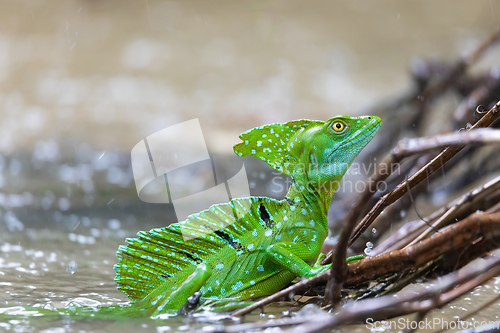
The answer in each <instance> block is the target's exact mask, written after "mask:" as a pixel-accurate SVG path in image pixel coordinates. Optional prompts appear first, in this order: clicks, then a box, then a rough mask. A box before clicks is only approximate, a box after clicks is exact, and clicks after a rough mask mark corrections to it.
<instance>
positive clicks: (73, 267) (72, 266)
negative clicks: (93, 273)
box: [66, 260, 78, 274]
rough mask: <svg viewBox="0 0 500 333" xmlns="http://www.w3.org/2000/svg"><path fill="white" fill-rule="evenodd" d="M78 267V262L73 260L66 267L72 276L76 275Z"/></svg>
mask: <svg viewBox="0 0 500 333" xmlns="http://www.w3.org/2000/svg"><path fill="white" fill-rule="evenodd" d="M77 266H78V265H77V264H76V261H74V260H71V261H70V262H69V263H68V266H66V271H67V272H68V273H70V274H75V272H76V268H77Z"/></svg>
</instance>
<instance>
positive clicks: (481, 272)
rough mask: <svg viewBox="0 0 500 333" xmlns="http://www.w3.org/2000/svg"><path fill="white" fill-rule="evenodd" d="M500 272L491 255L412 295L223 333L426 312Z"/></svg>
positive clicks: (312, 327) (311, 327) (315, 327)
mask: <svg viewBox="0 0 500 333" xmlns="http://www.w3.org/2000/svg"><path fill="white" fill-rule="evenodd" d="M325 273H328V272H325ZM498 275H500V257H496V256H492V255H490V256H488V257H486V258H484V259H478V260H477V261H474V262H472V263H470V264H469V265H467V266H465V267H463V268H461V269H460V270H458V271H455V272H453V273H450V274H448V275H447V276H445V277H443V278H440V279H439V280H437V281H436V282H435V283H434V287H432V288H430V289H429V288H428V287H427V286H421V287H420V288H419V290H418V291H417V292H414V293H411V294H408V293H404V294H403V293H401V294H397V297H394V296H393V295H387V296H382V297H378V298H376V299H367V300H363V301H358V302H350V303H349V304H346V305H345V306H342V307H337V308H336V309H335V310H334V312H333V313H334V314H333V315H329V316H326V315H320V316H312V317H310V316H308V317H296V318H291V319H283V320H279V321H269V322H264V323H262V322H259V323H247V324H240V325H233V326H227V327H225V328H224V332H242V331H249V330H255V329H258V328H260V329H261V328H267V327H279V326H288V325H297V324H304V326H303V327H300V328H299V327H298V331H300V329H302V330H303V331H306V332H320V331H322V330H324V329H327V328H332V327H336V326H340V325H348V324H354V323H359V322H363V321H364V322H366V320H367V319H368V318H370V319H372V320H373V321H376V320H385V319H388V318H394V317H397V316H401V315H405V314H410V313H414V312H425V311H429V310H432V309H434V308H436V307H440V306H443V305H444V304H447V303H449V302H451V301H453V300H454V299H456V298H457V297H459V296H461V295H463V294H465V293H467V292H468V291H470V290H472V289H473V288H475V287H477V286H478V285H481V284H483V283H485V282H487V281H488V280H490V279H491V278H493V277H495V276H498ZM457 285H459V287H458V288H456V286H457Z"/></svg>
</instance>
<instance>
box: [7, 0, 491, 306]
mask: <svg viewBox="0 0 500 333" xmlns="http://www.w3.org/2000/svg"><path fill="white" fill-rule="evenodd" d="M499 26H500V2H497V1H492V0H476V1H465V0H445V1H404V2H401V1H395V0H380V1H375V0H371V1H356V0H350V1H308V2H301V1H284V0H283V1H261V0H259V1H247V2H241V1H219V0H216V1H210V2H206V1H160V0H141V1H123V0H121V1H118V0H85V1H84V0H67V1H64V2H54V1H47V0H38V1H28V0H18V1H2V2H0V287H1V289H0V306H13V305H19V304H53V305H60V304H59V303H58V302H61V301H63V302H64V301H67V300H68V299H70V298H72V297H77V296H86V297H88V296H89V295H91V296H92V297H93V298H94V299H98V300H100V301H103V302H117V301H119V300H125V297H124V296H123V295H121V294H120V293H119V292H118V291H116V290H115V284H114V282H113V281H112V279H113V277H114V272H113V270H112V265H113V264H114V263H115V262H116V261H115V257H114V253H115V251H116V249H117V246H118V244H121V243H123V242H124V238H125V237H129V236H133V235H134V234H135V233H136V232H137V231H138V230H142V229H149V228H151V227H156V226H164V225H167V224H169V223H170V222H173V221H175V220H173V219H175V216H173V215H172V214H171V212H170V211H169V210H168V209H167V208H168V207H167V208H166V206H167V205H154V204H147V203H143V202H141V201H140V200H139V199H138V197H137V192H136V190H135V184H134V181H133V175H132V169H131V164H130V151H131V149H132V147H133V146H134V145H135V144H136V143H138V142H139V141H141V140H142V139H143V138H145V137H147V136H148V135H150V134H152V133H154V132H156V131H158V130H161V129H163V128H165V127H168V126H171V125H174V124H177V123H179V122H182V121H185V120H189V119H193V118H199V120H200V124H201V127H202V130H203V134H204V137H205V139H206V141H207V145H208V148H209V151H210V152H211V153H212V154H214V155H219V156H232V155H231V154H232V146H233V144H235V143H237V142H238V134H239V133H241V132H243V131H245V130H247V129H250V128H253V127H255V126H260V125H263V124H266V123H271V122H286V121H289V120H293V119H300V118H309V119H320V120H326V119H328V118H330V117H332V116H334V115H337V114H347V115H360V114H363V113H364V110H366V109H367V108H369V107H371V106H373V105H374V104H376V103H381V102H384V101H385V100H386V99H388V98H391V97H394V96H397V95H400V94H402V93H403V92H405V91H407V90H408V89H409V87H410V85H411V83H412V82H411V81H410V79H409V77H410V76H409V74H408V73H409V69H410V68H412V66H418V64H419V62H418V61H417V60H416V59H417V58H418V57H423V58H428V59H429V58H430V59H433V58H439V59H441V60H453V59H457V58H458V57H459V56H460V55H462V54H464V53H467V52H468V51H470V50H471V49H473V48H474V47H475V46H476V45H477V44H478V43H479V42H480V41H481V39H483V38H485V37H486V36H487V35H489V34H490V33H491V32H493V31H494V30H495V29H498V28H499ZM499 56H500V54H499V52H498V51H497V52H491V53H488V55H487V56H486V57H485V58H484V59H483V60H482V61H481V62H480V63H479V64H478V66H476V67H481V66H491V65H492V64H494V63H495V61H496V62H497V63H498V57H499ZM383 130H384V127H382V131H383ZM247 171H248V176H249V183H250V187H251V191H252V193H253V194H265V195H273V196H276V197H279V196H280V195H282V193H276V191H274V192H273V189H272V188H269V187H266V186H267V185H265V184H267V183H269V181H268V180H269V176H268V174H269V172H268V171H269V169H266V167H265V166H263V165H261V164H259V163H257V164H256V166H248V167H247ZM261 185H262V186H261ZM54 281H57V283H56V284H54Z"/></svg>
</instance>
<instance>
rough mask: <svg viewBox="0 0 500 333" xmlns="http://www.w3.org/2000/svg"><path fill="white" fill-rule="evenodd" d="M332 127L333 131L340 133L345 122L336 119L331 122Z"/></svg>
mask: <svg viewBox="0 0 500 333" xmlns="http://www.w3.org/2000/svg"><path fill="white" fill-rule="evenodd" d="M332 128H333V130H334V131H335V132H337V133H340V132H342V131H343V130H344V129H345V124H344V123H343V122H341V121H336V122H334V123H333V124H332Z"/></svg>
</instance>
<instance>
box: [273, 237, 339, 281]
mask: <svg viewBox="0 0 500 333" xmlns="http://www.w3.org/2000/svg"><path fill="white" fill-rule="evenodd" d="M266 253H267V254H268V255H269V256H270V257H271V258H272V259H273V260H274V261H275V262H276V263H278V264H279V265H281V266H283V268H285V269H287V270H289V271H291V272H292V273H294V274H295V275H297V276H298V277H302V276H304V277H306V278H310V277H313V276H315V275H317V274H319V273H323V272H324V271H326V270H328V269H329V268H330V266H331V264H328V265H324V266H321V265H320V264H319V262H320V261H317V262H316V264H314V266H313V267H311V266H309V265H308V264H307V263H306V262H305V261H304V260H303V259H302V257H306V256H307V255H310V253H311V249H310V248H309V247H307V246H306V245H303V244H293V243H285V242H282V243H276V244H273V245H270V246H268V247H267V248H266Z"/></svg>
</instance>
